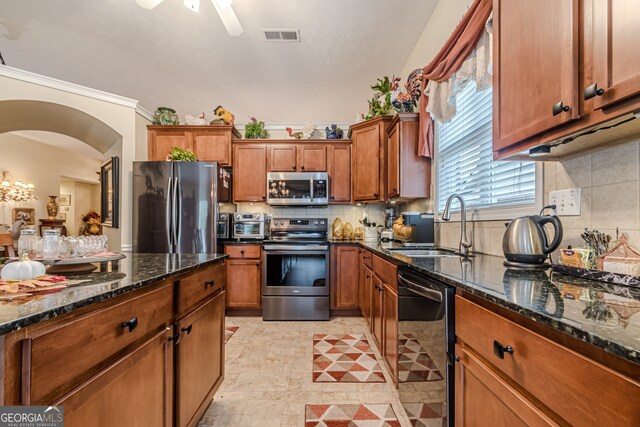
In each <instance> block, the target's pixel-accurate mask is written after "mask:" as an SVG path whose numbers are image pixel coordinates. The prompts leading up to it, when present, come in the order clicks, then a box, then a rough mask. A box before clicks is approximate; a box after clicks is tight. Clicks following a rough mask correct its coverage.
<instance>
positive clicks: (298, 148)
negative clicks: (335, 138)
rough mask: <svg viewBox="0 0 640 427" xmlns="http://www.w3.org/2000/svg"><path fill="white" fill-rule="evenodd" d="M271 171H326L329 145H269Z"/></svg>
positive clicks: (269, 168) (269, 166)
mask: <svg viewBox="0 0 640 427" xmlns="http://www.w3.org/2000/svg"><path fill="white" fill-rule="evenodd" d="M267 163H268V171H269V172H325V171H326V170H327V146H326V145H324V144H278V145H269V147H268V162H267Z"/></svg>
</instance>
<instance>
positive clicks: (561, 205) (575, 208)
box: [549, 188, 580, 216]
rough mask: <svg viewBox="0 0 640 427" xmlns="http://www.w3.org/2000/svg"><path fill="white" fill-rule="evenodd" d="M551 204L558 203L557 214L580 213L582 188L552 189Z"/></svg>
mask: <svg viewBox="0 0 640 427" xmlns="http://www.w3.org/2000/svg"><path fill="white" fill-rule="evenodd" d="M549 204H550V205H556V214H557V215H560V216H562V215H564V216H571V215H580V189H579V188H570V189H568V190H558V191H550V192H549Z"/></svg>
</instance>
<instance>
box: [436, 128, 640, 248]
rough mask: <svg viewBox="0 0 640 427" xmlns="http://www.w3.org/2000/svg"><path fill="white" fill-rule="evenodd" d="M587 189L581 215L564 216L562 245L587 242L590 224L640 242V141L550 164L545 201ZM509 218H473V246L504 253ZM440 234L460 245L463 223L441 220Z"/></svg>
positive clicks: (547, 165) (445, 240)
mask: <svg viewBox="0 0 640 427" xmlns="http://www.w3.org/2000/svg"><path fill="white" fill-rule="evenodd" d="M569 188H580V189H581V193H582V194H581V203H580V205H581V206H580V208H581V209H580V210H581V213H580V215H579V216H561V217H560V220H561V221H562V226H563V229H564V237H563V240H562V247H567V246H568V245H573V246H583V245H584V242H583V240H582V239H581V238H580V234H582V232H583V231H584V229H585V227H587V228H590V229H594V228H595V229H598V230H600V231H603V232H605V233H608V234H610V235H611V236H612V237H613V238H614V239H615V237H616V228H619V229H620V232H625V233H627V234H628V235H629V241H630V243H631V244H632V245H634V246H636V247H640V142H639V141H635V142H631V143H628V144H624V145H619V146H616V147H613V148H610V149H607V150H603V151H599V152H596V153H593V154H588V155H585V156H581V157H576V158H573V159H569V160H564V161H558V162H545V163H544V201H545V204H547V203H548V202H549V192H550V191H554V190H564V189H569ZM504 222H505V221H477V222H473V223H469V226H470V227H471V228H472V230H473V234H474V244H473V250H475V251H477V252H483V253H488V254H492V255H498V256H502V255H503V254H502V236H503V234H504V229H505V226H504ZM436 239H438V242H439V243H440V244H442V245H444V246H450V247H457V246H458V242H459V239H460V223H458V222H455V223H440V224H438V226H437V230H436Z"/></svg>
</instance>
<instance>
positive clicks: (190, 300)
mask: <svg viewBox="0 0 640 427" xmlns="http://www.w3.org/2000/svg"><path fill="white" fill-rule="evenodd" d="M225 281H226V272H225V267H224V263H222V262H220V263H217V264H215V265H212V266H209V267H207V268H205V269H202V270H198V271H196V272H195V273H192V274H190V275H188V276H185V277H183V278H181V279H180V281H179V282H178V312H179V313H180V314H183V313H186V312H187V311H189V310H190V309H191V308H192V307H194V306H195V305H196V304H198V303H199V302H201V301H204V300H205V299H206V298H207V297H209V296H212V295H213V294H215V293H216V292H218V290H219V289H222V288H223V286H224V284H225Z"/></svg>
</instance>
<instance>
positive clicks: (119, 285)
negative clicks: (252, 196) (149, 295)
mask: <svg viewBox="0 0 640 427" xmlns="http://www.w3.org/2000/svg"><path fill="white" fill-rule="evenodd" d="M125 255H126V256H127V257H126V258H125V259H123V260H120V261H119V262H118V264H117V266H116V265H115V264H114V265H113V266H111V268H109V270H110V271H107V272H102V273H91V274H86V275H81V276H71V277H70V279H74V280H75V279H78V280H89V282H86V283H81V284H79V285H76V286H71V287H69V288H66V289H63V290H62V291H60V292H56V293H53V294H47V295H41V296H39V297H33V298H30V299H29V300H27V301H24V300H18V301H10V300H9V301H2V303H0V335H4V334H7V333H9V332H11V331H15V330H17V329H20V328H24V327H25V326H29V325H32V324H34V323H38V322H41V321H43V320H47V319H50V318H53V317H56V316H59V315H61V314H65V313H69V312H71V311H73V310H76V309H78V308H81V307H85V306H87V305H90V304H94V303H97V302H100V301H104V300H107V299H109V298H113V297H116V296H118V295H122V294H125V293H127V292H131V291H133V290H136V289H139V288H142V287H144V286H147V285H150V284H153V283H156V282H158V281H161V280H164V279H167V278H169V277H172V276H176V275H179V274H183V273H187V272H189V271H191V270H194V269H196V268H198V267H201V266H203V265H207V264H211V263H213V262H215V261H217V260H220V259H223V258H226V257H227V255H223V254H134V253H125Z"/></svg>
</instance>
